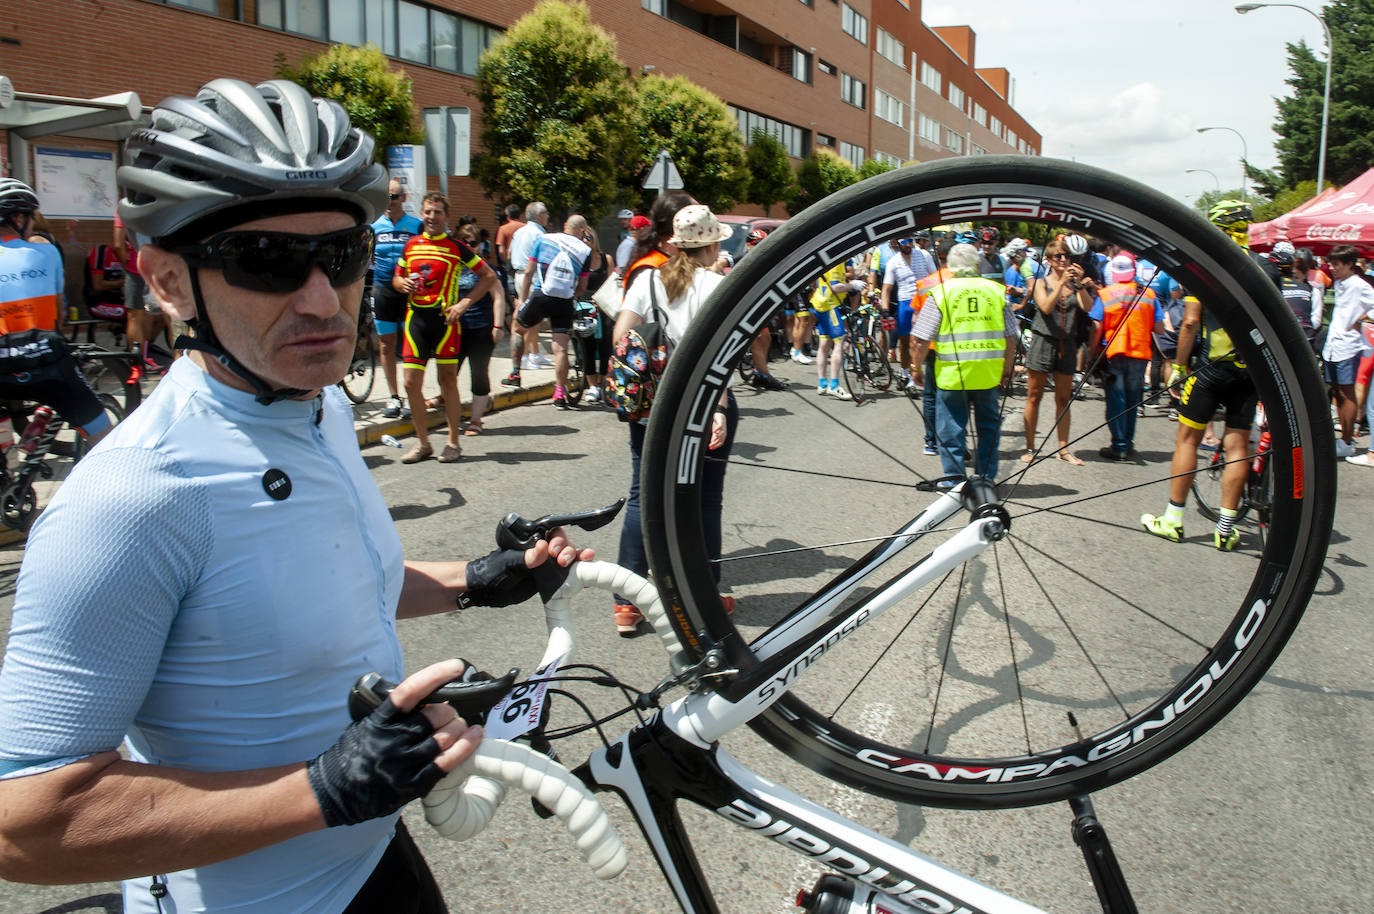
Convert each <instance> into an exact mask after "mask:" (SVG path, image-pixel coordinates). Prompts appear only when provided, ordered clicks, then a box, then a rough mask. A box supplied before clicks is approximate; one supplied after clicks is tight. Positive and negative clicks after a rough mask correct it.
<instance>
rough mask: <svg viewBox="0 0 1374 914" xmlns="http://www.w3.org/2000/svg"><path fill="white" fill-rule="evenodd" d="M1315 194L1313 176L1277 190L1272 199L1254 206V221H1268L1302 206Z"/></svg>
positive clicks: (1315, 186)
mask: <svg viewBox="0 0 1374 914" xmlns="http://www.w3.org/2000/svg"><path fill="white" fill-rule="evenodd" d="M1316 195H1317V181H1316V179H1315V178H1313V179H1311V180H1308V181H1300V182H1298V184H1297V185H1296V186H1295V187H1290V188H1288V189H1287V190H1284V191H1281V192H1279V193H1278V194H1277V195H1275V197H1274V199H1273V200H1270V201H1268V202H1267V203H1261V204H1259V205H1257V206H1255V207H1254V208H1253V210H1252V212H1253V214H1254V217H1255V219H1254V221H1256V222H1268V221H1269V220H1270V219H1277V218H1278V217H1279V216H1282V215H1283V214H1284V213H1286V212H1289V211H1291V210H1294V209H1297V208H1298V207H1299V206H1302V205H1303V204H1304V203H1306V202H1307V201H1308V200H1311V199H1312V198H1313V197H1315V196H1316Z"/></svg>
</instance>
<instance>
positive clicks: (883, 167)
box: [858, 159, 897, 181]
mask: <svg viewBox="0 0 1374 914" xmlns="http://www.w3.org/2000/svg"><path fill="white" fill-rule="evenodd" d="M896 168H897V166H896V165H889V164H888V163H887V162H879V161H878V160H877V159H864V162H863V164H862V165H860V166H859V172H858V174H859V180H860V181H863V180H865V179H867V178H871V177H873V176H874V175H880V174H883V173H884V172H889V171H895V170H896Z"/></svg>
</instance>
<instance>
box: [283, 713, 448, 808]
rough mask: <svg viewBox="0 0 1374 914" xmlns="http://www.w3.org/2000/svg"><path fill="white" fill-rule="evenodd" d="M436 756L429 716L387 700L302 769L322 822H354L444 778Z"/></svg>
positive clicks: (419, 793) (406, 799) (414, 795)
mask: <svg viewBox="0 0 1374 914" xmlns="http://www.w3.org/2000/svg"><path fill="white" fill-rule="evenodd" d="M438 754H439V746H438V744H437V743H436V742H435V741H434V727H433V726H432V725H431V724H430V722H429V719H428V718H427V717H425V716H424V715H423V714H421V713H420V712H419V711H418V710H417V711H409V712H402V711H399V710H397V708H396V706H395V705H393V704H392V703H391V699H390V698H388V699H387V700H386V701H384V702H382V703H381V704H380V705H378V706H377V707H376V709H375V710H373V711H372V713H371V714H369V715H367V716H366V717H364V718H363V719H362V720H355V721H354V722H353V723H351V724H349V725H348V727H347V728H346V729H345V730H344V732H343V733H342V734H341V735H340V736H339V741H338V742H336V743H335V744H334V745H333V746H330V747H329V748H328V749H326V750H325V751H324V752H321V753H320V754H319V755H318V756H316V757H315V758H314V759H312V760H311V761H309V762H307V763H306V766H305V771H306V774H307V775H308V776H309V778H310V787H311V789H312V790H314V791H315V799H316V800H318V801H319V804H320V810H321V811H322V812H323V813H324V822H325V825H327V826H329V827H330V828H333V827H334V826H336V825H357V824H358V823H359V822H366V821H367V820H369V819H376V818H378V817H380V816H386V815H390V814H391V813H393V812H395V811H396V810H398V809H400V808H401V807H402V806H404V805H405V804H407V803H409V802H410V801H411V800H414V799H415V798H417V797H422V796H424V795H425V794H427V793H429V790H430V788H431V787H433V786H434V785H435V784H436V783H438V781H439V779H440V778H441V777H443V776H444V773H443V772H442V771H440V770H439V767H438V766H437V765H435V764H434V759H435V757H436V756H438Z"/></svg>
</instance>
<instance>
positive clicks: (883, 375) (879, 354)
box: [859, 335, 892, 390]
mask: <svg viewBox="0 0 1374 914" xmlns="http://www.w3.org/2000/svg"><path fill="white" fill-rule="evenodd" d="M859 350H860V351H861V352H862V353H863V354H864V360H865V361H864V365H865V366H866V367H865V369H864V372H865V374H866V375H867V376H868V383H869V384H871V385H873V389H874V390H887V389H888V388H890V387H891V386H892V366H891V365H890V364H888V361H887V353H886V352H884V351H883V347H882V346H881V345H879V343H878V341H877V340H876V339H874V338H873V337H872V336H869V335H865V336H863V337H861V338H860V339H859Z"/></svg>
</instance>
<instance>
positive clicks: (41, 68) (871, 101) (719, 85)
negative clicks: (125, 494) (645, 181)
mask: <svg viewBox="0 0 1374 914" xmlns="http://www.w3.org/2000/svg"><path fill="white" fill-rule="evenodd" d="M588 5H589V7H590V9H591V12H592V18H593V20H594V21H596V22H597V23H598V24H600V25H601V26H602V27H604V28H605V29H607V30H608V31H609V32H611V33H612V34H614V35H615V36H616V38H617V41H618V45H619V55H620V58H621V60H622V61H623V62H624V63H625V65H626V67H627V69H628V70H629V72H630V73H632V74H639V73H645V72H650V71H654V72H657V73H660V74H665V75H675V74H683V75H686V76H687V77H689V78H690V79H692V80H693V81H695V82H697V83H699V84H701V85H703V86H705V87H707V88H708V89H710V90H711V91H713V92H715V93H716V94H717V95H719V96H720V97H722V98H723V99H724V100H725V101H726V102H727V103H728V104H729V105H730V106H731V108H732V110H733V111H735V113H736V115H737V117H738V118H739V122H740V129H741V132H742V133H743V135H744V136H746V137H748V136H749V135H751V134H752V131H753V130H754V129H756V128H763V129H764V130H767V131H769V132H771V133H773V134H774V135H775V136H777V137H778V138H779V139H781V140H782V141H783V143H784V144H785V145H786V147H787V148H788V150H789V152H790V153H791V154H792V155H793V156H795V157H797V158H800V157H803V156H805V155H807V154H808V153H809V152H810V151H811V150H812V149H813V148H816V147H818V146H828V147H831V148H833V149H834V150H835V151H836V152H837V153H839V154H840V155H842V156H843V157H845V158H847V159H849V160H851V161H852V162H854V163H855V164H856V165H857V164H858V163H859V162H861V161H862V160H863V159H865V158H877V159H879V160H883V161H888V162H892V163H894V164H898V163H901V162H903V161H908V160H913V159H914V160H917V161H923V160H928V159H931V158H937V157H941V156H947V155H960V154H972V155H977V154H981V153H984V152H999V153H1000V152H1020V153H1025V154H1030V155H1035V154H1038V152H1039V149H1040V136H1039V134H1038V133H1037V132H1036V131H1035V130H1034V128H1032V127H1031V125H1030V124H1028V123H1027V122H1026V121H1025V120H1024V119H1023V118H1022V117H1021V116H1020V115H1018V114H1017V113H1016V111H1015V109H1014V108H1013V107H1012V86H1013V83H1012V79H1011V76H1010V74H1009V73H1008V72H1007V71H1006V70H1004V69H999V68H991V69H989V68H982V67H977V66H976V61H975V54H974V50H975V44H976V42H975V35H974V33H973V31H972V30H971V29H969V28H967V27H962V26H960V27H950V28H937V29H930V28H928V27H926V26H925V25H924V24H923V23H922V21H921V14H920V0H747V2H746V0H637V2H636V0H589V3H588ZM533 6H534V0H517V2H514V3H510V2H500V0H429V2H423V3H422V2H412V0H99V2H97V0H64V2H61V3H56V2H53V0H9V2H8V3H6V4H5V5H4V7H3V13H0V76H3V77H7V78H8V79H9V81H10V82H11V83H12V86H13V89H14V91H15V93H16V99H15V100H14V101H13V102H11V103H10V104H9V106H8V107H7V108H3V109H0V152H2V153H3V159H0V169H3V170H4V171H5V173H7V174H19V175H21V176H25V175H27V176H30V177H33V168H34V162H35V161H36V159H35V158H34V157H33V153H34V151H35V150H37V149H38V148H39V146H40V144H41V146H42V147H43V148H45V149H46V150H47V152H48V153H49V155H47V156H46V157H45V158H44V162H45V163H50V162H55V161H58V160H57V158H56V156H55V153H57V152H58V151H60V150H64V149H65V150H73V151H75V152H82V151H88V152H92V153H96V154H105V155H108V154H109V153H112V152H114V150H115V149H116V144H117V142H118V140H119V139H120V138H122V136H124V135H126V134H127V131H128V129H129V128H130V126H131V124H132V121H130V120H129V119H128V118H127V117H124V116H121V115H119V113H118V109H119V103H120V102H123V103H125V104H126V105H129V106H131V107H130V110H136V109H137V107H138V104H139V103H141V105H142V106H143V109H144V111H145V112H146V110H147V108H148V106H150V105H153V104H156V103H157V101H159V100H160V99H162V98H163V97H165V96H167V95H172V94H189V93H192V92H194V90H195V89H196V88H197V87H198V86H200V85H201V84H202V83H204V82H206V81H208V80H209V79H212V78H215V77H219V76H235V77H238V78H242V79H246V80H249V81H260V80H262V79H267V78H270V77H271V76H272V72H273V64H274V60H275V57H276V56H277V55H284V56H285V57H286V58H287V59H288V60H293V61H294V60H297V59H299V58H300V57H301V56H303V55H305V54H307V53H312V52H316V51H318V50H319V49H320V48H321V47H323V46H324V43H325V42H327V41H337V42H347V43H353V44H361V43H363V42H366V41H371V42H374V43H376V44H377V45H378V46H380V47H381V48H382V49H383V50H384V51H385V52H386V53H387V54H388V55H390V56H391V57H392V58H393V59H394V60H395V61H396V62H397V63H398V64H400V65H401V66H403V67H404V68H405V69H406V72H407V73H408V75H409V76H410V78H411V79H412V81H413V82H414V90H415V102H416V106H417V108H430V107H438V106H465V107H468V108H470V109H471V124H472V135H473V136H474V137H476V136H478V135H479V133H480V118H481V111H480V109H479V106H478V105H477V100H476V98H475V97H474V96H473V95H472V94H471V92H472V90H473V80H472V74H473V73H474V72H475V69H476V62H477V58H478V56H479V55H480V54H481V52H482V50H484V49H485V48H486V47H487V46H488V45H489V44H490V43H491V42H493V41H494V40H495V39H496V38H498V37H499V36H500V34H501V31H502V29H504V28H505V27H507V26H509V25H510V24H511V23H512V22H513V21H514V20H515V19H516V18H518V17H519V16H521V15H522V14H524V13H525V12H527V11H528V10H529V9H530V8H532V7H533ZM129 92H132V93H135V94H136V95H137V99H134V100H132V101H130V97H123V98H119V99H115V100H113V101H107V102H106V103H104V106H105V108H106V109H115V113H114V114H107V115H106V116H105V118H104V120H107V121H113V123H108V124H106V125H104V126H96V127H91V126H85V122H83V121H69V122H67V123H66V124H64V125H63V127H62V130H61V131H60V132H59V133H56V134H49V135H44V133H43V129H42V128H35V127H30V128H28V129H21V128H19V127H17V126H14V125H17V124H21V123H23V120H22V118H23V117H24V116H25V112H27V114H28V116H30V117H32V116H34V115H35V113H42V112H51V111H53V110H54V109H53V108H52V105H54V104H58V100H56V99H52V98H48V99H45V98H43V96H54V97H58V96H60V97H65V98H68V99H97V98H102V97H108V96H113V95H117V94H119V93H129ZM6 94H7V93H6V92H4V91H0V102H4V101H5V95H6ZM82 110H84V109H79V108H77V109H72V112H71V113H72V114H73V116H76V115H78V114H80V112H81V111H82ZM6 125H11V127H12V128H13V129H5V126H6ZM59 164H60V162H59ZM37 183H39V182H37V181H35V184H37ZM430 183H431V185H432V186H434V185H435V184H436V180H435V178H434V177H433V176H431V178H430ZM39 190H40V196H41V195H42V193H43V189H42V188H41V187H40V188H39ZM449 195H450V199H451V201H452V206H453V211H454V213H455V214H458V213H472V214H474V215H476V216H477V217H478V219H479V222H480V224H483V225H487V226H489V227H490V226H492V225H494V223H495V216H494V212H495V209H496V208H495V206H494V204H493V201H492V200H490V199H489V198H487V197H486V196H485V195H484V194H483V193H482V190H481V188H480V187H479V186H478V185H477V184H476V182H475V181H472V180H470V179H467V178H454V179H451V180H450V183H449ZM46 205H47V204H46V201H45V207H46ZM54 221H55V222H56V223H57V224H55V225H54V232H55V234H56V235H57V236H58V238H59V241H74V242H76V243H77V246H79V247H81V248H85V247H88V246H89V245H90V244H92V243H94V242H95V241H103V240H106V238H107V237H108V232H109V224H108V222H106V221H104V220H101V219H98V218H95V217H93V216H92V217H89V218H71V217H68V216H65V215H64V216H59V218H58V219H56V220H54Z"/></svg>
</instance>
